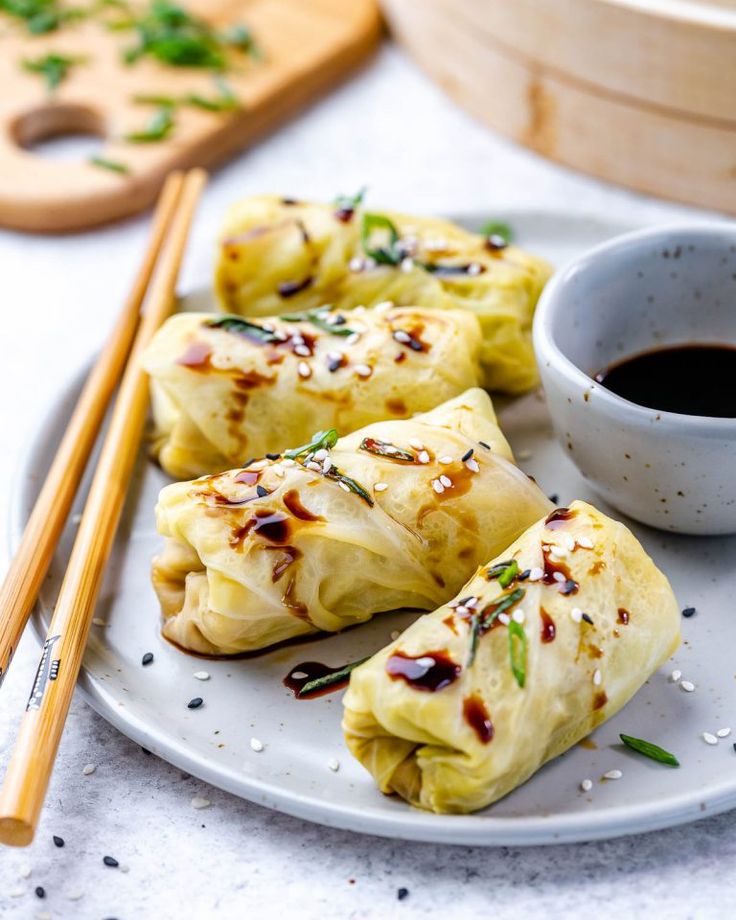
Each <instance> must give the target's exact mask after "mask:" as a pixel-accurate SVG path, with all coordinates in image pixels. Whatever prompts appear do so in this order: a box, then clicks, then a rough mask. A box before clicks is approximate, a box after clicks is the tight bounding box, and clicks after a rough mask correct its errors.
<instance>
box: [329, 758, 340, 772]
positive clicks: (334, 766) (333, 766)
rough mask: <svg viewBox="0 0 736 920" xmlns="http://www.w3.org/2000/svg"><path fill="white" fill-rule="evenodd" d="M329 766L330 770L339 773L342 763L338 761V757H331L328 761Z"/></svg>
mask: <svg viewBox="0 0 736 920" xmlns="http://www.w3.org/2000/svg"><path fill="white" fill-rule="evenodd" d="M327 766H328V767H329V769H330V770H332V772H333V773H337V771H338V770H339V769H340V761H339V760H338V759H337V757H331V758H330V759H329V760H328V761H327Z"/></svg>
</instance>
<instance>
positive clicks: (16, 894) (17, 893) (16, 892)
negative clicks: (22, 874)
mask: <svg viewBox="0 0 736 920" xmlns="http://www.w3.org/2000/svg"><path fill="white" fill-rule="evenodd" d="M25 893H26V892H25V889H23V888H14V889H13V890H12V891H9V892H8V894H9V895H10V897H11V898H22V897H23V895H24V894H25Z"/></svg>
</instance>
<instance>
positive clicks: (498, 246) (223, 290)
mask: <svg viewBox="0 0 736 920" xmlns="http://www.w3.org/2000/svg"><path fill="white" fill-rule="evenodd" d="M356 208H357V205H354V204H351V203H349V202H348V203H345V202H343V203H342V204H340V205H338V206H335V207H330V206H328V205H319V204H307V203H304V202H296V201H293V200H291V199H284V198H277V197H272V196H266V195H260V196H256V197H253V198H248V199H246V200H245V201H241V202H239V203H238V204H236V205H234V206H233V207H232V208H231V209H230V211H229V213H228V215H227V217H226V219H225V225H224V227H223V230H222V233H221V242H220V257H219V262H218V265H217V270H216V275H215V287H216V290H217V293H218V296H219V298H220V301H221V304H222V306H223V308H224V309H225V310H227V311H229V312H232V313H238V314H241V315H243V316H271V315H274V314H279V313H283V312H284V311H285V310H286V309H292V310H308V309H313V308H315V307H319V306H321V305H322V304H325V303H330V304H332V305H334V306H335V307H337V308H339V309H343V310H345V309H350V308H353V307H356V306H358V305H361V304H362V305H365V306H368V307H372V306H375V305H376V304H377V303H380V302H382V301H387V300H389V301H392V302H393V303H395V304H396V305H397V306H420V307H425V308H434V309H443V310H446V309H457V308H460V309H464V310H469V311H470V312H471V313H473V314H475V316H477V318H478V319H479V321H480V324H481V328H482V331H483V345H482V350H481V361H482V364H483V371H484V379H483V385H484V386H485V387H486V388H488V389H491V390H501V391H504V392H508V393H521V392H524V391H525V390H528V389H530V388H531V387H532V386H534V385H535V384H536V382H537V371H536V365H535V363H534V354H533V351H532V345H531V325H532V317H533V314H534V308H535V306H536V303H537V300H538V298H539V295H540V293H541V291H542V288H543V287H544V284H545V282H546V281H547V279H548V278H549V275H550V273H551V268H550V266H549V265H548V264H547V263H546V262H544V261H542V260H541V259H538V258H537V257H535V256H532V255H530V254H529V253H527V252H524V251H523V250H522V249H519V248H518V247H516V246H509V245H507V244H506V243H505V241H504V240H503V239H501V238H500V237H498V236H490V237H483V236H480V235H478V234H475V233H469V232H468V231H467V230H463V229H462V228H461V227H458V226H457V225H456V224H453V223H450V222H449V221H446V220H439V219H436V218H429V217H409V216H406V215H404V214H395V213H392V212H382V213H381V214H372V213H367V212H365V211H359V210H357V209H356Z"/></svg>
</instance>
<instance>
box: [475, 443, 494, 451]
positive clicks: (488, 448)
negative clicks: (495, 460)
mask: <svg viewBox="0 0 736 920" xmlns="http://www.w3.org/2000/svg"><path fill="white" fill-rule="evenodd" d="M478 443H479V444H480V446H481V447H485V449H486V450H490V449H491V445H490V444H486V442H485V441H478Z"/></svg>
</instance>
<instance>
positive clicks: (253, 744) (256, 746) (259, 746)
mask: <svg viewBox="0 0 736 920" xmlns="http://www.w3.org/2000/svg"><path fill="white" fill-rule="evenodd" d="M250 749H251V751H255V752H256V754H260V752H261V751H262V750H263V742H262V741H259V739H258V738H251V739H250Z"/></svg>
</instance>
